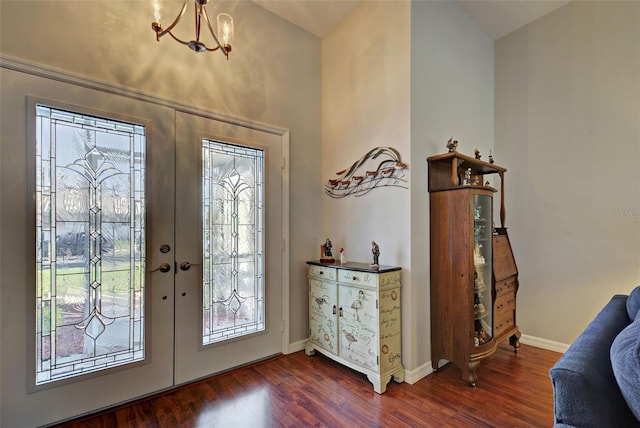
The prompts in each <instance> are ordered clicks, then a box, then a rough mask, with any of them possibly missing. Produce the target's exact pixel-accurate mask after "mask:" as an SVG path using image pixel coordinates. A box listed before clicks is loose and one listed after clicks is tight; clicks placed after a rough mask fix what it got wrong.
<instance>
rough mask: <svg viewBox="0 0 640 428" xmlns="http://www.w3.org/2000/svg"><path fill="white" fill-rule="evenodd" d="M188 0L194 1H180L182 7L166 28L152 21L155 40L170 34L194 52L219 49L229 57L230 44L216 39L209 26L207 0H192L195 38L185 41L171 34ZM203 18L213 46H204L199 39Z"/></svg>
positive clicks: (185, 9)
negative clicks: (223, 43) (214, 45)
mask: <svg viewBox="0 0 640 428" xmlns="http://www.w3.org/2000/svg"><path fill="white" fill-rule="evenodd" d="M189 1H194V0H184V2H183V3H182V8H181V9H180V13H179V14H178V16H177V17H176V19H175V20H174V21H173V22H172V23H171V25H169V26H168V27H167V28H166V29H163V28H162V25H160V24H159V23H158V22H153V23H152V24H151V28H152V29H153V30H154V31H155V32H156V40H157V41H160V38H161V37H163V36H165V35H166V34H169V35H170V36H171V38H173V40H175V41H176V42H178V43H180V44H183V45H185V46H188V47H189V48H190V49H193V50H194V51H196V52H203V51H209V52H214V51H217V50H220V52H221V53H222V54H223V55H224V56H225V57H226V58H227V60H228V59H229V53H230V52H231V45H224V46H223V45H222V44H221V43H220V40H219V39H218V37H217V36H216V33H215V31H214V30H213V27H212V26H211V21H210V20H209V16H208V14H207V10H206V7H205V5H206V4H207V3H208V0H195V1H194V6H195V33H196V34H195V36H196V38H195V40H191V41H185V40H182V39H180V38H179V37H177V36H176V35H174V34H173V32H172V31H171V30H173V28H174V27H175V26H176V25H178V23H179V22H180V20H181V19H182V17H183V16H184V14H185V13H186V11H187V7H188V3H189ZM203 18H204V21H205V22H206V24H207V28H208V29H209V33H211V36H212V37H213V40H214V41H215V44H216V45H217V46H216V47H214V48H210V47H208V46H206V45H205V44H204V43H203V42H202V41H200V30H201V29H202V19H203Z"/></svg>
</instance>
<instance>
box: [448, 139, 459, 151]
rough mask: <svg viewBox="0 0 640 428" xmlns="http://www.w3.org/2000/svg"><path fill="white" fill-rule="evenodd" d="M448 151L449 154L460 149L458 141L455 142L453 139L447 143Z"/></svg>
mask: <svg viewBox="0 0 640 428" xmlns="http://www.w3.org/2000/svg"><path fill="white" fill-rule="evenodd" d="M447 149H448V150H449V153H451V152H455V151H456V150H457V149H458V140H454V139H453V137H451V138H449V141H447Z"/></svg>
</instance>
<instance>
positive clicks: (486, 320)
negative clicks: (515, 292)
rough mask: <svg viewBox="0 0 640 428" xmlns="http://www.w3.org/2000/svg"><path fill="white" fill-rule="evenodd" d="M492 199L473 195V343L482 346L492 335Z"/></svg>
mask: <svg viewBox="0 0 640 428" xmlns="http://www.w3.org/2000/svg"><path fill="white" fill-rule="evenodd" d="M492 206H493V203H492V198H491V196H487V195H474V196H473V265H474V278H473V289H474V296H473V299H474V303H473V315H474V339H473V340H474V345H475V346H481V345H484V344H485V343H487V342H489V341H490V340H491V338H492V336H493V328H492V326H493V323H492V307H493V305H492V304H491V287H490V286H491V280H492V278H491V260H492V254H491V249H492V248H491V245H492V230H493V226H492V218H493V213H492Z"/></svg>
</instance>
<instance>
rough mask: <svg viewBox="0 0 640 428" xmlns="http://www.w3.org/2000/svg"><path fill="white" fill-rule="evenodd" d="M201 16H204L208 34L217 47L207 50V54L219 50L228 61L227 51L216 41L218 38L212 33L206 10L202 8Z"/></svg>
mask: <svg viewBox="0 0 640 428" xmlns="http://www.w3.org/2000/svg"><path fill="white" fill-rule="evenodd" d="M202 15H204V20H205V21H206V22H207V27H209V32H210V33H211V35H212V36H213V40H215V42H216V44H217V45H218V47H215V48H207V50H208V51H209V52H213V51H217V50H218V49H220V52H222V54H223V55H224V56H226V57H227V59H229V51H228V50H227V49H226V48H225V47H224V46H222V45H221V44H220V41H219V40H218V38H217V37H216V33H215V31H213V28H212V27H211V21H209V16H208V15H207V10H206V9H205V8H204V7H203V8H202Z"/></svg>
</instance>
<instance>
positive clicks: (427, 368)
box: [404, 361, 433, 385]
mask: <svg viewBox="0 0 640 428" xmlns="http://www.w3.org/2000/svg"><path fill="white" fill-rule="evenodd" d="M431 373H433V367H432V366H431V361H428V362H427V363H426V364H423V365H421V366H420V367H417V368H415V369H413V370H407V369H405V370H404V381H405V382H407V383H408V384H409V385H413V384H414V383H416V382H418V381H419V380H420V379H423V378H425V377H427V376H429V375H430V374H431Z"/></svg>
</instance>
